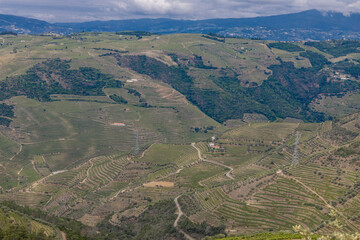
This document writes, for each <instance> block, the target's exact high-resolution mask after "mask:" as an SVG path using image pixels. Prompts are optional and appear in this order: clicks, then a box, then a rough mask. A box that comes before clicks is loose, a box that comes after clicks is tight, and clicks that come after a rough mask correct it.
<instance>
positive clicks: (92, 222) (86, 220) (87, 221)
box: [79, 213, 102, 227]
mask: <svg viewBox="0 0 360 240" xmlns="http://www.w3.org/2000/svg"><path fill="white" fill-rule="evenodd" d="M101 220H102V217H100V216H92V215H89V214H87V213H86V214H85V215H84V216H82V218H80V219H79V221H80V222H81V223H82V224H84V225H87V226H90V227H95V226H96V225H97V224H98V223H99V222H100V221H101Z"/></svg>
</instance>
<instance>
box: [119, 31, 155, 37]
mask: <svg viewBox="0 0 360 240" xmlns="http://www.w3.org/2000/svg"><path fill="white" fill-rule="evenodd" d="M116 34H117V35H128V36H151V35H154V33H151V32H145V31H122V32H117V33H116Z"/></svg>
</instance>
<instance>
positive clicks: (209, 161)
mask: <svg viewBox="0 0 360 240" xmlns="http://www.w3.org/2000/svg"><path fill="white" fill-rule="evenodd" d="M191 146H193V147H194V148H195V149H196V150H197V151H198V156H199V159H200V160H201V161H204V162H208V163H211V164H215V165H218V166H220V167H224V168H227V169H229V170H230V171H229V172H227V173H226V174H225V176H226V177H228V178H230V179H231V180H235V178H234V177H233V176H231V172H232V171H234V169H233V168H232V167H230V166H226V165H225V164H222V163H219V162H216V161H212V160H206V159H204V158H203V157H202V156H201V151H200V149H199V148H198V147H196V146H195V143H192V144H191Z"/></svg>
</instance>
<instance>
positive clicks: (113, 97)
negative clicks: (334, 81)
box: [109, 94, 128, 104]
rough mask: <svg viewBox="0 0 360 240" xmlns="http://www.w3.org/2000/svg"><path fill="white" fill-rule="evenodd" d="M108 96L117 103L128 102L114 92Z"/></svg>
mask: <svg viewBox="0 0 360 240" xmlns="http://www.w3.org/2000/svg"><path fill="white" fill-rule="evenodd" d="M109 97H110V98H111V99H112V100H114V101H115V102H117V103H123V104H127V103H128V101H126V100H125V98H123V97H122V96H118V95H116V94H113V95H110V96H109Z"/></svg>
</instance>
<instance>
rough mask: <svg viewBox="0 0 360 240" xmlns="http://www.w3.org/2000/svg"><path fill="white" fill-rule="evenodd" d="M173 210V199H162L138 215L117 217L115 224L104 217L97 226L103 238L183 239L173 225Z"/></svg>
mask: <svg viewBox="0 0 360 240" xmlns="http://www.w3.org/2000/svg"><path fill="white" fill-rule="evenodd" d="M175 210H176V208H175V203H174V202H173V201H171V200H170V201H162V202H158V203H155V204H152V205H150V206H149V207H148V209H147V210H145V211H144V212H143V213H142V214H141V215H140V216H139V217H123V218H121V219H119V223H118V224H117V225H116V226H114V225H112V224H111V223H109V220H110V219H109V218H105V219H104V221H103V222H101V223H100V224H99V225H98V228H99V230H100V231H101V233H102V235H103V236H104V238H105V239H134V240H135V239H139V240H140V239H141V240H142V239H144V240H145V239H149V240H150V239H172V238H175V239H184V237H183V235H182V234H181V233H179V232H177V231H176V229H175V228H174V227H173V223H174V221H175V219H176V215H175V214H174V213H175Z"/></svg>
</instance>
